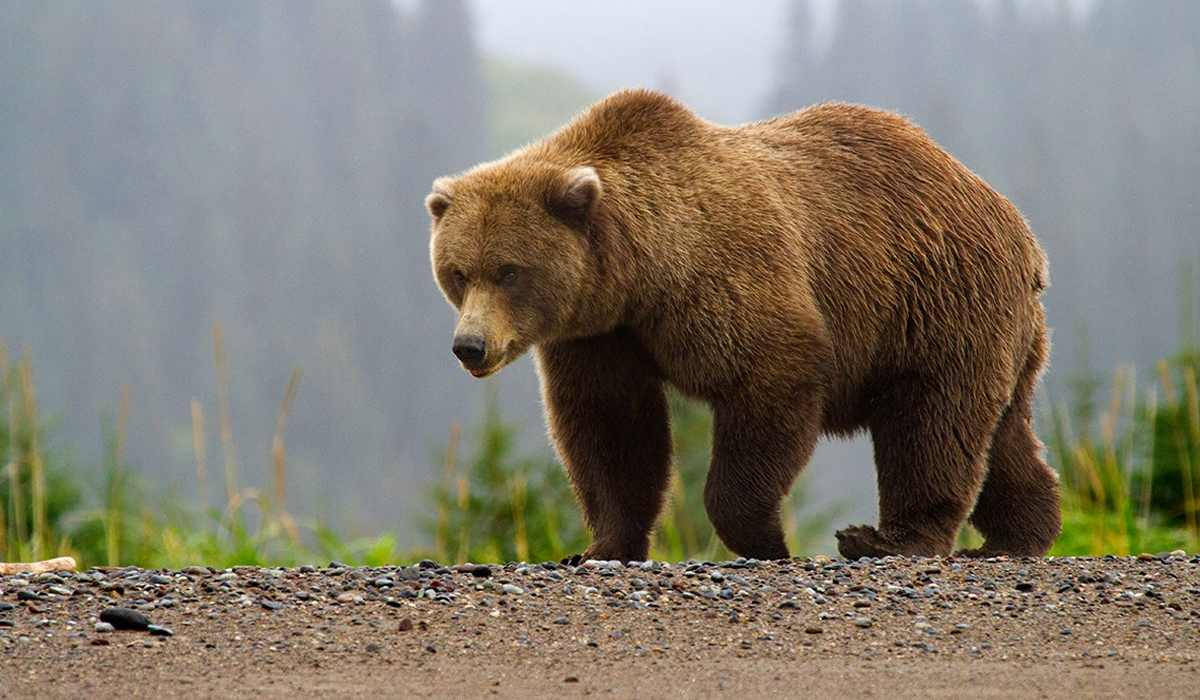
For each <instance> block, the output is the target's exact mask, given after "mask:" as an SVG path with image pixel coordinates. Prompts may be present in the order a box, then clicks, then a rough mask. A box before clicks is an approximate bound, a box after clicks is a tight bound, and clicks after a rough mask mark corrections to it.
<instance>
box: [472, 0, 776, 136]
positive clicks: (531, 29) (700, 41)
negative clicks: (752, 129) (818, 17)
mask: <svg viewBox="0 0 1200 700" xmlns="http://www.w3.org/2000/svg"><path fill="white" fill-rule="evenodd" d="M473 8H474V11H475V21H476V36H477V38H478V39H479V41H480V42H481V43H482V44H483V46H484V48H485V50H488V51H492V52H495V53H496V54H499V55H502V56H506V57H509V58H514V59H519V60H521V61H526V62H530V63H535V64H540V65H545V66H553V67H556V68H559V69H561V70H564V71H566V72H567V73H569V74H570V75H572V76H573V77H575V78H577V79H579V80H580V81H581V82H583V83H584V85H585V86H586V87H588V88H591V89H594V90H595V91H596V92H597V94H598V95H602V94H607V93H609V92H612V91H613V90H616V89H618V88H622V87H632V86H644V87H650V88H670V91H671V92H672V93H674V94H675V95H676V96H677V97H679V98H680V99H682V100H683V101H684V102H687V103H688V104H689V105H690V106H691V107H692V108H693V109H695V110H696V111H697V112H699V113H700V114H701V115H702V116H704V117H705V118H708V119H711V120H713V121H718V122H725V123H730V122H742V121H747V120H751V119H755V118H758V117H760V116H763V115H762V111H763V109H764V105H765V101H766V96H767V93H768V91H769V90H770V88H771V86H772V85H773V84H774V81H775V79H776V76H775V66H776V65H777V64H778V59H779V53H780V51H781V48H782V47H781V44H782V41H783V36H784V28H785V20H786V14H787V3H786V2H785V0H760V1H758V2H755V3H752V4H748V3H731V2H722V1H721V0H662V1H660V2H644V1H643V0H609V1H607V2H593V1H589V2H583V1H580V0H565V1H563V2H554V3H547V2H541V1H540V0H475V2H474V3H473ZM748 8H752V10H753V11H748Z"/></svg>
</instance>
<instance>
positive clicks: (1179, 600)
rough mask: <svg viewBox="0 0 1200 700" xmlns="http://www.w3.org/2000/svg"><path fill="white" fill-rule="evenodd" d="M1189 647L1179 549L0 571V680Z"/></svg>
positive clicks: (1098, 677)
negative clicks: (129, 626) (1031, 556)
mask: <svg viewBox="0 0 1200 700" xmlns="http://www.w3.org/2000/svg"><path fill="white" fill-rule="evenodd" d="M114 607H119V608H128V609H132V610H136V611H139V612H141V613H142V614H143V615H145V616H146V617H147V618H148V621H149V622H151V623H152V624H153V625H155V626H156V627H154V628H151V630H153V632H152V631H147V630H145V629H142V630H122V629H115V630H112V631H107V625H104V624H100V625H99V627H98V623H100V618H101V614H102V612H103V611H105V610H107V609H110V608H114ZM110 614H112V613H104V616H105V619H108V616H109V615H110ZM144 622H145V620H143V622H142V625H144ZM117 625H118V626H120V622H119V621H118V623H117ZM138 626H141V625H138ZM1198 656H1200V557H1194V556H1193V557H1188V556H1184V555H1180V554H1177V555H1174V556H1172V555H1167V554H1163V555H1158V556H1143V557H1141V558H1103V559H1076V558H1056V559H1043V560H1003V559H1002V560H984V561H978V560H968V559H915V558H914V559H906V558H887V559H882V560H861V561H858V562H846V561H839V560H828V559H824V558H817V559H812V560H804V559H796V560H790V561H781V562H755V561H753V560H751V561H748V562H747V561H743V560H739V561H735V562H721V563H708V562H684V563H672V564H661V563H654V562H651V563H646V564H643V565H634V566H621V565H619V564H615V563H608V562H599V563H598V562H588V563H587V564H585V565H584V566H580V567H563V566H555V565H553V564H547V565H524V564H521V565H515V564H509V565H505V566H497V565H492V566H484V567H476V566H466V565H464V566H458V567H454V568H453V569H451V568H448V567H443V566H439V565H437V564H435V563H433V562H423V563H421V564H419V565H413V566H407V567H386V568H380V569H364V568H353V567H344V566H333V567H298V568H290V569H264V568H240V567H239V568H236V569H234V570H225V571H215V570H210V569H205V568H201V567H188V568H186V569H184V570H183V571H145V570H141V569H118V570H111V569H110V570H92V571H89V572H81V573H76V574H59V575H55V574H41V575H27V574H25V575H18V576H11V577H6V578H0V698H89V697H126V698H176V697H179V698H205V697H219V698H243V697H244V698H264V699H270V698H286V699H288V700H291V699H293V698H298V697H356V698H357V697H361V698H373V697H401V698H403V697H417V698H460V697H463V698H475V697H521V698H542V697H547V698H549V697H555V698H559V697H565V698H570V697H577V696H588V695H599V696H604V697H630V698H693V697H709V696H712V697H736V698H738V700H748V699H751V698H768V697H770V698H775V697H787V696H797V697H811V698H824V697H829V698H835V697H836V698H839V699H841V698H1009V697H1022V698H1052V699H1053V698H1069V699H1070V700H1081V699H1083V698H1123V697H1130V698H1193V697H1197V698H1200V674H1198V673H1197V657H1198Z"/></svg>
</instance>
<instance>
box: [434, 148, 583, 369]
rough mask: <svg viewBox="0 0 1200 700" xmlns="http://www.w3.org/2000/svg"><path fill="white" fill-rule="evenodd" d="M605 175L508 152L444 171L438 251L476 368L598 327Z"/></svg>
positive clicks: (499, 364)
mask: <svg viewBox="0 0 1200 700" xmlns="http://www.w3.org/2000/svg"><path fill="white" fill-rule="evenodd" d="M600 197H601V185H600V178H599V176H598V175H597V174H596V171H595V170H594V169H592V168H590V167H586V166H581V167H563V166H558V165H552V164H549V163H542V162H529V161H513V160H509V161H500V162H498V163H491V164H485V165H482V166H479V167H477V168H475V169H473V170H470V171H468V172H466V173H464V174H462V175H459V176H457V177H454V178H440V179H438V180H437V181H435V182H434V183H433V192H432V193H431V194H430V195H429V196H428V197H427V198H426V200H425V204H426V206H427V207H428V208H429V213H430V214H431V215H432V217H433V224H432V237H431V239H430V255H431V258H432V261H433V273H434V277H435V278H436V279H437V282H438V285H439V286H440V287H441V289H442V292H443V293H444V294H445V295H446V299H447V300H449V301H450V303H451V305H453V306H454V308H456V309H458V312H459V317H458V325H457V327H456V328H455V330H454V344H453V351H454V354H455V355H456V356H457V357H458V359H459V361H460V362H461V363H462V366H463V368H464V369H466V370H467V371H469V372H470V373H471V374H472V375H474V376H476V377H486V376H488V375H491V374H494V373H496V372H497V371H499V370H500V369H501V368H503V367H504V366H505V365H507V364H508V363H510V362H512V361H513V360H515V359H517V358H518V357H520V356H521V355H522V354H523V353H524V352H525V351H526V350H528V349H529V347H530V346H532V345H535V344H537V343H543V342H548V341H553V340H557V339H562V338H567V337H573V336H577V335H584V334H590V332H595V331H594V330H593V329H590V326H591V325H593V324H592V323H591V322H590V321H589V320H588V319H587V318H585V317H586V316H587V315H588V314H587V311H586V310H587V308H588V307H590V306H592V305H593V304H592V303H591V302H592V300H591V296H592V292H593V291H594V284H595V277H594V268H595V263H596V261H595V255H596V240H595V236H594V228H595V226H594V224H595V218H596V214H597V209H598V205H599V201H600Z"/></svg>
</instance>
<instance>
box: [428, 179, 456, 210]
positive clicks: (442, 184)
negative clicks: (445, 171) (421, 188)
mask: <svg viewBox="0 0 1200 700" xmlns="http://www.w3.org/2000/svg"><path fill="white" fill-rule="evenodd" d="M453 201H454V187H453V186H452V185H451V184H450V179H449V178H445V177H439V178H438V179H436V180H434V181H433V191H432V192H430V193H429V196H428V197H426V198H425V207H426V208H427V209H429V213H430V214H431V215H432V216H433V218H435V219H440V218H442V214H445V213H446V210H447V209H449V208H450V203H451V202H453Z"/></svg>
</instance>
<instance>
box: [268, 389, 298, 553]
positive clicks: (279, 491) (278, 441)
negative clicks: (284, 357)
mask: <svg viewBox="0 0 1200 700" xmlns="http://www.w3.org/2000/svg"><path fill="white" fill-rule="evenodd" d="M300 374H301V372H300V365H296V366H295V367H294V368H293V369H292V376H291V378H290V379H289V380H288V385H287V390H286V391H284V393H283V402H282V403H281V404H280V406H279V415H278V416H277V417H276V420H275V435H274V436H273V437H272V439H271V456H272V459H273V461H274V463H275V484H274V486H275V501H274V503H273V504H272V508H273V511H272V512H273V513H275V517H276V518H278V522H279V523H280V524H281V525H282V526H283V528H284V530H285V531H286V532H287V535H288V538H289V539H290V540H291V541H292V543H293V544H298V543H299V541H300V535H299V533H298V532H297V530H296V523H295V521H294V520H293V519H292V517H291V515H290V514H289V513H288V510H287V505H286V502H285V500H284V498H285V496H286V495H287V450H285V449H284V446H283V429H284V427H285V426H287V419H288V415H289V414H290V413H291V410H292V401H294V400H295V398H296V392H297V391H299V389H300Z"/></svg>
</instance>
